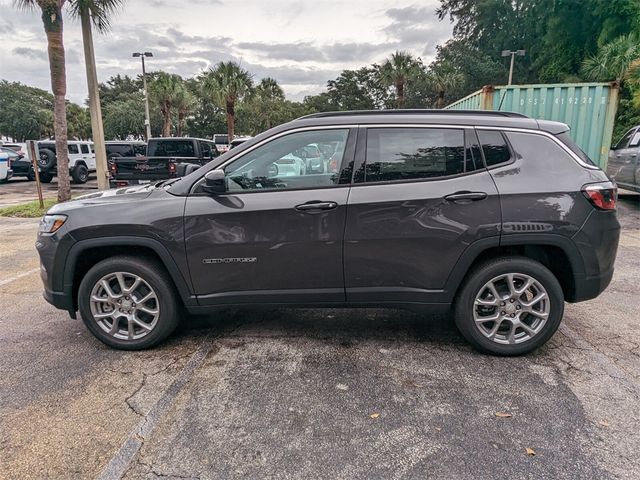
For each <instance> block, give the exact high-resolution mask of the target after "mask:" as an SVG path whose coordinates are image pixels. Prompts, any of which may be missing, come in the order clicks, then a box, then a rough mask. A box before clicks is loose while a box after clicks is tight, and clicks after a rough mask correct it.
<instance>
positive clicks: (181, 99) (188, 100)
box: [174, 85, 196, 137]
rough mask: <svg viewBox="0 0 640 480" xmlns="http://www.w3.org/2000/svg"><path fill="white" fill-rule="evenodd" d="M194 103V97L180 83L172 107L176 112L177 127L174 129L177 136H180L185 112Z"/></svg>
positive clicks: (187, 111)
mask: <svg viewBox="0 0 640 480" xmlns="http://www.w3.org/2000/svg"><path fill="white" fill-rule="evenodd" d="M195 103H196V97H195V96H194V95H193V93H191V92H190V91H189V90H188V89H187V87H186V86H185V85H181V86H180V88H179V89H178V91H177V93H176V96H175V99H174V107H175V109H176V112H177V113H178V128H177V131H176V135H177V136H178V137H182V135H183V133H184V127H185V121H186V118H187V114H189V112H191V110H192V109H193V108H194V106H195Z"/></svg>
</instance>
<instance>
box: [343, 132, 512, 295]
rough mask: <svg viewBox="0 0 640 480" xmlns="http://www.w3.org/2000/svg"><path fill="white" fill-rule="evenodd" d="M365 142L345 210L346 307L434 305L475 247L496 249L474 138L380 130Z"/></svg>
mask: <svg viewBox="0 0 640 480" xmlns="http://www.w3.org/2000/svg"><path fill="white" fill-rule="evenodd" d="M363 136H364V135H360V136H359V138H360V139H361V138H362V137H363ZM359 141H360V140H359ZM365 141H366V145H363V146H362V147H361V146H360V144H359V146H358V149H357V150H358V158H357V159H356V166H357V168H356V178H355V183H354V185H353V187H352V189H351V193H350V195H349V204H348V207H347V225H346V230H345V246H344V251H345V286H346V296H347V301H349V302H356V303H361V302H362V303H377V302H422V303H433V302H436V303H437V302H439V301H441V298H442V296H443V290H444V287H445V283H446V281H447V278H448V277H449V274H450V273H451V271H452V269H453V267H454V266H455V264H456V262H457V261H458V259H459V258H460V256H461V254H462V253H463V251H464V250H465V249H466V248H467V247H468V246H469V245H470V244H472V243H473V242H474V241H476V240H479V239H491V240H490V241H493V244H494V245H496V246H497V245H498V242H499V235H500V201H499V197H498V192H497V189H496V187H495V184H494V182H493V180H492V179H491V175H490V174H489V172H488V171H487V169H486V168H485V166H484V163H483V160H482V158H481V155H480V153H479V148H477V141H476V140H475V133H474V131H473V130H472V129H465V128H464V127H460V128H445V127H436V126H428V128H427V126H425V127H423V128H420V127H386V128H382V127H380V128H368V129H367V132H366V140H365ZM473 152H475V154H474V153H473ZM360 157H361V158H360Z"/></svg>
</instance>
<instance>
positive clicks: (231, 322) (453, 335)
mask: <svg viewBox="0 0 640 480" xmlns="http://www.w3.org/2000/svg"><path fill="white" fill-rule="evenodd" d="M207 335H211V336H214V337H218V338H222V339H225V338H235V339H238V338H241V337H247V338H260V337H262V338H265V339H266V338H269V339H281V340H283V341H299V339H303V340H304V339H307V340H312V341H315V342H318V341H319V342H327V343H332V344H333V343H338V344H340V345H341V346H346V347H348V346H350V345H352V344H354V343H356V342H370V341H372V342H380V343H388V342H394V341H399V342H409V343H413V342H418V343H428V344H431V345H433V346H437V345H440V346H447V345H452V344H458V345H466V342H465V341H464V339H463V338H462V337H461V336H460V334H459V333H458V331H457V329H456V327H455V325H454V323H453V319H452V318H451V316H449V315H424V314H417V313H413V312H411V311H407V310H399V309H288V308H282V309H272V310H249V309H237V310H226V311H221V312H219V313H217V314H214V315H198V316H189V315H187V316H185V317H184V318H183V319H182V321H181V323H180V326H179V327H178V329H177V331H176V333H175V334H174V335H173V339H174V341H180V339H181V338H187V337H193V336H202V337H203V338H204V337H205V336H207Z"/></svg>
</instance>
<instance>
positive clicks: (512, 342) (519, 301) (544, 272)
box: [454, 257, 564, 356]
mask: <svg viewBox="0 0 640 480" xmlns="http://www.w3.org/2000/svg"><path fill="white" fill-rule="evenodd" d="M563 312H564V295H563V292H562V287H561V286H560V283H559V282H558V280H557V279H556V277H555V276H554V275H553V273H551V271H550V270H549V269H548V268H546V267H545V266H544V265H542V264H541V263H539V262H536V261H534V260H531V259H529V258H525V257H503V258H497V259H494V260H490V261H488V262H485V263H482V264H480V265H478V266H477V267H475V268H474V269H473V271H472V272H471V273H470V274H469V276H468V278H467V280H466V281H465V283H464V285H463V286H462V288H461V290H460V292H459V294H458V297H457V299H456V303H455V306H454V316H455V322H456V326H457V327H458V329H459V330H460V333H461V334H462V335H463V336H464V337H465V338H466V339H467V341H469V343H471V344H472V345H473V346H474V347H476V348H477V349H479V350H481V351H483V352H486V353H491V354H495V355H505V356H513V355H522V354H525V353H529V352H531V351H533V350H535V349H536V348H538V347H540V346H541V345H543V344H544V343H546V342H547V341H548V340H549V339H550V338H551V336H552V335H553V334H554V333H555V331H556V330H557V329H558V326H559V325H560V321H561V320H562V315H563Z"/></svg>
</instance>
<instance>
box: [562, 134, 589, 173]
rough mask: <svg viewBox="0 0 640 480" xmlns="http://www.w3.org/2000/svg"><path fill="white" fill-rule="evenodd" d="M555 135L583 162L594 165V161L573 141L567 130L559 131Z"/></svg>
mask: <svg viewBox="0 0 640 480" xmlns="http://www.w3.org/2000/svg"><path fill="white" fill-rule="evenodd" d="M556 137H557V138H558V139H559V140H560V141H561V142H562V143H564V144H565V145H566V146H567V147H569V149H570V150H571V151H572V152H573V153H575V154H576V155H577V156H578V157H579V158H580V160H582V161H583V162H584V163H586V164H588V165H593V166H594V167H595V166H596V164H595V162H594V161H593V160H591V159H590V158H589V155H587V154H586V153H584V152H583V151H582V149H581V148H580V147H579V146H578V145H577V144H576V143H575V142H574V141H573V139H572V138H571V137H570V136H569V133H568V132H563V133H560V134H559V135H556Z"/></svg>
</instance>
